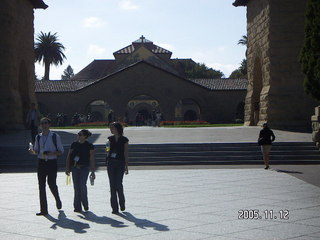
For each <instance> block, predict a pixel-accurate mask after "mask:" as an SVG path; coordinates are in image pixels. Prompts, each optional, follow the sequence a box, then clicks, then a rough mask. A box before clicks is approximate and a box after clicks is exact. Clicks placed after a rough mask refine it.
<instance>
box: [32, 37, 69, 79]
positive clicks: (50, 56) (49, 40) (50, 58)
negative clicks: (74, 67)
mask: <svg viewBox="0 0 320 240" xmlns="http://www.w3.org/2000/svg"><path fill="white" fill-rule="evenodd" d="M36 41H37V42H36V43H35V46H34V50H35V61H36V62H41V61H43V64H44V69H45V70H44V80H49V72H50V65H51V64H54V65H59V64H60V65H61V64H62V63H63V60H64V59H66V56H65V55H64V54H63V51H64V50H65V47H64V46H63V45H62V44H61V43H59V42H58V36H57V33H54V34H51V32H49V33H43V32H40V34H38V36H37V38H36Z"/></svg>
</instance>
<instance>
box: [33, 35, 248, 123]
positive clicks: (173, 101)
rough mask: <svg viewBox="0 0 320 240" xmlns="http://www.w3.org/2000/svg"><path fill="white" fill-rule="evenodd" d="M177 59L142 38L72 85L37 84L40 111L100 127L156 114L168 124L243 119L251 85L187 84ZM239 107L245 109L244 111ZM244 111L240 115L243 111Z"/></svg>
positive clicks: (219, 81) (233, 81)
mask: <svg viewBox="0 0 320 240" xmlns="http://www.w3.org/2000/svg"><path fill="white" fill-rule="evenodd" d="M171 55H172V53H171V52H170V51H168V50H166V49H163V48H161V47H159V46H157V45H154V44H153V42H151V41H149V40H147V39H145V38H144V37H143V36H142V37H141V38H140V39H138V40H137V41H134V42H133V43H132V44H131V45H129V46H127V47H124V48H122V49H120V50H118V51H116V52H114V57H115V59H114V60H94V61H93V62H91V63H90V64H89V65H88V66H86V67H85V68H84V69H82V70H81V71H80V72H79V73H77V74H76V75H75V76H74V77H73V78H72V79H71V80H65V81H37V82H36V95H37V99H38V101H39V105H40V106H41V111H42V112H43V113H45V114H50V115H51V117H52V118H54V117H55V116H56V115H57V114H58V113H64V114H66V115H67V116H68V119H69V122H70V120H71V117H72V116H73V115H74V114H75V113H79V114H84V115H86V116H87V115H88V114H90V115H91V116H93V118H94V120H95V121H99V120H107V118H108V115H109V113H110V112H112V113H113V116H114V119H115V120H119V121H127V122H129V123H134V122H135V121H136V116H137V115H139V114H140V115H143V118H144V119H145V124H147V120H146V119H149V118H150V117H151V115H152V113H153V112H160V113H161V114H162V116H163V119H164V120H205V121H208V122H234V121H235V119H236V118H241V105H242V104H243V100H244V96H245V94H246V80H241V79H187V78H186V77H185V73H184V71H183V69H182V68H180V67H179V62H183V61H188V62H190V63H194V62H193V61H192V60H191V59H171ZM239 106H240V107H239ZM239 109H240V110H239Z"/></svg>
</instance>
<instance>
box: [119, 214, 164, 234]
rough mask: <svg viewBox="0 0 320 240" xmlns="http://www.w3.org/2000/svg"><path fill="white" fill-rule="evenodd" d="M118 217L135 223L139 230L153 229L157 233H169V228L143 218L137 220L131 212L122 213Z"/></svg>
mask: <svg viewBox="0 0 320 240" xmlns="http://www.w3.org/2000/svg"><path fill="white" fill-rule="evenodd" d="M118 216H120V217H122V218H124V219H125V220H127V221H129V222H133V223H134V225H135V226H136V227H138V228H142V229H147V228H153V229H154V230H156V231H169V230H170V229H169V227H168V226H166V225H163V224H159V223H156V222H152V221H150V220H148V219H143V218H136V217H135V216H133V215H132V214H131V213H129V212H122V213H119V214H118Z"/></svg>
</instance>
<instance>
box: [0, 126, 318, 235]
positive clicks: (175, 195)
mask: <svg viewBox="0 0 320 240" xmlns="http://www.w3.org/2000/svg"><path fill="white" fill-rule="evenodd" d="M259 130H260V128H255V127H249V128H248V127H239V128H233V129H231V128H216V129H212V128H199V129H189V130H186V129H163V128H145V127H143V128H126V129H125V134H126V136H128V137H129V139H130V142H131V143H159V142H233V141H243V142H252V141H256V139H257V134H258V133H259ZM77 132H78V130H70V131H69V130H63V131H59V133H60V135H61V136H62V137H63V139H64V142H65V144H70V143H71V142H72V141H73V139H74V137H75V135H74V134H75V133H77ZM93 133H94V135H93V139H92V140H93V141H94V143H96V144H100V143H103V142H104V141H105V137H106V136H108V135H109V131H108V130H105V131H101V130H93ZM275 134H276V136H277V140H278V141H310V139H311V138H310V134H307V133H292V132H285V131H275ZM23 135H24V134H23V133H22V132H20V133H15V134H10V135H2V136H0V143H1V144H4V145H5V144H8V145H15V144H16V145H24V142H23V141H21V139H23ZM26 141H27V140H26ZM258 167H259V168H258ZM187 168H189V169H187ZM227 168H228V169H223V166H219V167H213V166H201V167H199V166H197V169H195V168H194V167H192V166H189V167H185V166H184V167H183V168H180V169H179V168H178V167H175V169H172V166H170V167H159V168H156V169H155V168H149V169H148V170H147V168H143V167H141V168H131V170H130V173H129V175H127V176H125V178H124V187H125V195H126V207H127V209H126V211H125V212H123V213H121V214H119V215H113V214H111V208H110V204H109V197H110V194H109V187H108V180H107V173H106V170H105V169H103V168H102V169H99V170H98V171H97V173H96V175H97V179H96V181H95V185H94V186H90V185H88V195H89V204H90V211H88V212H84V213H82V214H79V213H74V212H73V206H72V202H73V187H72V185H68V186H67V185H66V176H65V174H64V173H63V172H59V173H58V178H57V181H58V186H59V191H60V195H61V199H62V202H63V208H62V210H61V211H58V210H57V209H55V203H54V199H53V196H52V195H51V193H50V190H49V189H48V188H47V195H48V203H49V214H50V215H48V216H47V217H38V216H36V215H35V213H36V212H38V211H39V200H38V187H37V176H36V173H2V174H0V189H1V195H0V212H1V213H0V216H1V218H0V226H1V227H0V239H8V240H11V239H23V240H29V239H68V240H69V239H77V240H78V239H108V240H113V239H116V240H117V239H137V240H140V239H141V240H144V239H148V240H149V239H169V240H170V239H172V240H189V239H190V240H197V239H212V240H219V239H220V240H234V239H237V240H242V239H243V240H251V239H254V240H256V239H258V240H269V239H270V240H271V239H272V240H274V239H295V240H299V239H300V240H315V239H320V188H319V187H318V186H319V185H318V186H315V185H312V184H309V183H307V182H305V181H302V180H301V179H298V178H295V177H293V176H291V175H289V174H287V173H295V172H296V173H299V172H300V171H301V172H302V171H304V170H305V168H306V166H300V167H299V168H300V169H303V170H300V169H299V171H294V170H292V169H291V171H286V170H285V169H282V168H281V166H276V168H273V169H271V170H263V169H262V165H261V166H255V167H253V168H251V167H250V168H247V166H241V168H242V169H239V167H237V168H234V167H233V166H227ZM311 168H312V169H313V170H314V169H319V166H311ZM313 173H315V172H313ZM316 185H317V184H316ZM239 211H240V212H239ZM241 211H242V212H241ZM255 213H258V214H255ZM271 215H272V219H271ZM242 216H243V218H245V219H239V217H240V218H241V217H242ZM253 217H257V219H249V218H253Z"/></svg>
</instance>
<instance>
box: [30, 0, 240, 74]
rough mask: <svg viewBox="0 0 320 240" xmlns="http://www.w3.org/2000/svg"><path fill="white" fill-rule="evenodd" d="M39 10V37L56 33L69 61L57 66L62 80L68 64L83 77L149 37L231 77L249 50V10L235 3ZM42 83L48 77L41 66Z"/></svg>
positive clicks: (98, 2)
mask: <svg viewBox="0 0 320 240" xmlns="http://www.w3.org/2000/svg"><path fill="white" fill-rule="evenodd" d="M44 2H45V3H46V4H47V5H49V7H48V8H47V9H45V10H43V9H36V10H35V20H34V25H35V35H37V34H39V33H40V31H42V32H45V33H48V32H51V33H56V32H57V35H58V37H59V41H60V42H61V43H62V44H63V45H64V46H65V47H66V51H65V55H66V57H67V59H66V60H65V62H64V64H63V65H61V66H59V67H54V66H51V70H50V79H51V80H57V79H60V78H61V74H62V73H63V70H64V69H66V67H67V66H68V65H71V67H72V68H73V69H74V72H75V73H77V72H79V71H80V70H81V69H83V68H84V67H85V66H87V65H88V64H89V63H90V62H92V61H93V60H94V59H114V57H113V52H115V51H117V50H119V49H121V48H123V47H126V46H128V45H130V44H131V43H132V42H133V41H135V40H137V39H139V38H140V36H141V35H144V36H145V37H146V39H148V40H150V41H153V43H154V44H156V45H158V46H160V47H163V48H165V49H167V50H169V51H171V52H172V58H192V59H193V60H194V61H196V62H199V63H205V64H206V65H207V66H208V67H212V68H213V69H216V70H220V71H222V72H223V73H224V75H225V77H229V75H230V73H231V72H232V71H233V70H235V69H237V68H238V67H239V66H240V62H241V61H242V59H243V58H244V57H245V47H244V46H241V45H237V43H238V40H239V39H240V38H241V37H242V35H246V8H244V7H237V8H236V7H234V6H233V5H232V3H233V2H234V0H196V1H192V0H77V1H70V0H44ZM35 67H36V74H37V76H38V78H42V77H43V75H44V67H43V65H42V64H36V66H35Z"/></svg>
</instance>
